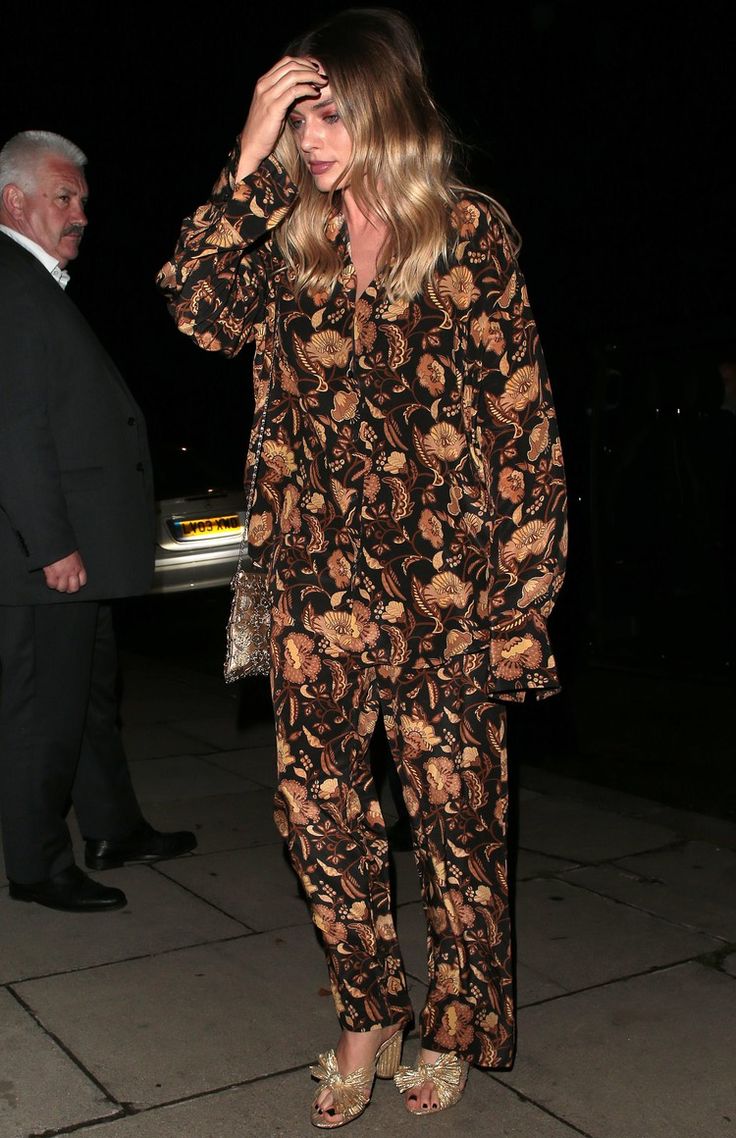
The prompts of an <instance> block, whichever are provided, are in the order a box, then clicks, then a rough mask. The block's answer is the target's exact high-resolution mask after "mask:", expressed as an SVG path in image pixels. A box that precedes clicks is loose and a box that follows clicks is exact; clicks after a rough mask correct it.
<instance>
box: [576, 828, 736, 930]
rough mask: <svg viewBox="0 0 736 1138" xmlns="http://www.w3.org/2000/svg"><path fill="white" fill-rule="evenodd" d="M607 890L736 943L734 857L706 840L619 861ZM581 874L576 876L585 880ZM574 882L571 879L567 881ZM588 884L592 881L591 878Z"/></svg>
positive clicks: (735, 866)
mask: <svg viewBox="0 0 736 1138" xmlns="http://www.w3.org/2000/svg"><path fill="white" fill-rule="evenodd" d="M617 868H618V870H619V872H621V871H623V875H622V876H620V877H614V875H613V874H609V875H607V881H606V888H607V889H611V890H613V889H616V893H615V894H614V893H613V892H611V895H612V896H613V895H616V896H618V895H619V892H618V891H619V890H620V892H621V900H624V901H628V902H630V903H631V904H641V905H642V907H643V908H646V909H648V910H649V911H650V912H656V913H658V914H659V915H660V916H663V917H668V918H669V919H670V920H673V921H682V922H685V923H687V924H691V925H694V926H695V927H696V928H699V929H703V930H704V931H706V932H710V933H714V934H716V935H718V936H723V937H726V938H727V939H728V940H734V941H736V853H735V852H734V851H733V850H730V849H723V848H719V847H718V846H712V845H710V844H707V843H705V842H687V843H685V844H684V845H682V846H679V847H677V848H676V849H672V850H662V851H660V852H658V853H652V854H640V855H639V856H638V857H632V858H622V859H621V860H620V861H618V862H617ZM584 876H585V875H584V874H580V877H581V879H584ZM571 880H572V878H571ZM591 880H592V879H591Z"/></svg>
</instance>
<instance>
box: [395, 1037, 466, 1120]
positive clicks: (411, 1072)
mask: <svg viewBox="0 0 736 1138" xmlns="http://www.w3.org/2000/svg"><path fill="white" fill-rule="evenodd" d="M467 1078H468V1064H467V1063H465V1062H463V1060H462V1059H459V1058H458V1056H457V1055H456V1054H455V1052H454V1051H449V1052H447V1054H446V1055H440V1057H439V1059H435V1060H434V1062H433V1063H425V1062H423V1060H421V1059H420V1060H419V1061H418V1062H417V1065H416V1067H399V1069H398V1071H397V1072H396V1074H395V1075H394V1082H395V1083H396V1086H397V1087H398V1089H399V1091H400V1092H401V1094H402V1095H403V1094H405V1093H406V1092H407V1091H413V1090H418V1089H419V1088H420V1087H421V1086H423V1085H424V1084H425V1083H431V1084H432V1086H433V1087H434V1089H435V1093H436V1096H437V1103H438V1106H437V1110H446V1109H447V1107H448V1106H454V1105H455V1103H456V1102H458V1100H459V1099H460V1096H461V1095H462V1093H463V1091H464V1090H465V1083H466V1082H467ZM407 1110H409V1111H410V1113H411V1114H427V1113H428V1111H426V1110H422V1109H421V1108H420V1109H418V1110H415V1109H413V1108H412V1107H410V1106H408V1107H407Z"/></svg>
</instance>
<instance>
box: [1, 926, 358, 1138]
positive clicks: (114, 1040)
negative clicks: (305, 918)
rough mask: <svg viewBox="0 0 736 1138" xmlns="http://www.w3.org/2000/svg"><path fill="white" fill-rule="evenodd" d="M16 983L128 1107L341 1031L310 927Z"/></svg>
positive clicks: (289, 1062)
mask: <svg viewBox="0 0 736 1138" xmlns="http://www.w3.org/2000/svg"><path fill="white" fill-rule="evenodd" d="M16 990H17V991H18V992H19V994H20V996H21V998H22V999H23V1000H24V1001H25V1002H26V1003H27V1004H28V1005H29V1006H30V1007H31V1008H32V1010H33V1012H34V1014H35V1015H37V1016H38V1018H39V1019H40V1021H41V1022H42V1023H43V1024H44V1025H45V1026H46V1027H47V1028H48V1029H49V1030H50V1031H52V1032H53V1033H54V1034H55V1035H56V1036H57V1037H58V1038H59V1039H60V1040H61V1041H62V1043H63V1044H64V1046H65V1047H67V1048H68V1049H69V1050H70V1051H71V1052H72V1053H73V1054H74V1055H76V1056H77V1058H78V1059H79V1061H80V1062H81V1063H82V1064H83V1065H84V1067H85V1068H86V1069H87V1070H88V1071H89V1072H90V1073H91V1074H93V1075H94V1076H95V1077H96V1078H97V1079H99V1080H100V1082H102V1083H103V1084H104V1086H105V1087H107V1088H108V1090H109V1091H110V1092H111V1093H112V1094H113V1095H114V1097H115V1098H116V1099H117V1100H118V1101H120V1102H129V1103H132V1104H133V1105H135V1106H150V1105H154V1104H157V1103H163V1102H167V1101H171V1100H173V1099H178V1098H182V1097H184V1096H189V1095H196V1094H201V1093H203V1092H206V1091H209V1090H213V1089H217V1088H221V1087H225V1086H230V1085H232V1084H234V1083H238V1082H241V1081H244V1080H250V1079H253V1078H257V1077H262V1076H265V1075H268V1074H272V1073H273V1072H274V1071H279V1070H288V1069H291V1068H293V1067H297V1066H302V1065H304V1064H305V1063H309V1062H312V1061H313V1060H314V1058H315V1056H316V1054H317V1053H318V1052H319V1051H320V1050H325V1049H327V1048H328V1047H331V1046H334V1044H335V1042H336V1041H337V1037H338V1026H337V1018H336V1015H335V1009H334V1004H333V1002H332V996H331V994H330V993H329V990H328V986H327V968H326V964H325V959H324V954H323V952H322V949H321V947H320V946H319V945H318V943H317V939H316V936H315V934H314V932H313V931H312V928H311V926H310V927H304V926H302V927H299V928H290V929H282V930H279V931H278V932H276V933H265V934H261V935H254V936H249V937H244V938H242V939H241V940H237V941H230V942H227V943H218V944H210V945H206V946H203V947H198V948H191V949H183V950H181V951H178V952H171V953H166V954H165V955H161V956H156V957H149V958H148V959H145V960H131V961H126V962H123V963H120V964H111V965H107V966H105V967H102V968H93V969H89V970H87V971H84V972H74V973H69V974H67V975H65V976H55V977H50V978H47V979H41V980H32V981H29V982H26V983H23V984H19V985H17V988H16ZM198 1138H199V1136H198Z"/></svg>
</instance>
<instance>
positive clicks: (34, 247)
mask: <svg viewBox="0 0 736 1138" xmlns="http://www.w3.org/2000/svg"><path fill="white" fill-rule="evenodd" d="M0 231H2V232H3V233H5V234H7V236H8V237H10V238H12V240H13V241H16V242H17V243H18V245H22V246H23V248H24V249H27V250H28V252H29V253H33V256H34V257H35V258H36V260H37V261H40V262H41V264H42V265H43V267H44V268H45V269H48V271H49V272H50V273H51V276H52V277H53V278H54V280H55V281H57V282H58V283H59V284H60V285H61V287H62V288H66V286H67V285H68V284H69V274H68V272H67V271H66V269H62V268H60V267H59V262H58V261H57V259H56V257H52V256H51V254H50V253H47V252H46V250H45V249H42V248H41V246H40V245H38V244H37V243H36V242H35V241H32V240H31V238H30V237H26V236H25V234H23V233H18V231H17V229H10V228H9V227H8V226H7V225H0Z"/></svg>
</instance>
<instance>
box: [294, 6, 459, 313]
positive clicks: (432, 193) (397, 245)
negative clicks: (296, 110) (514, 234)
mask: <svg viewBox="0 0 736 1138" xmlns="http://www.w3.org/2000/svg"><path fill="white" fill-rule="evenodd" d="M288 54H290V55H297V56H309V57H313V58H315V59H317V60H319V62H320V63H321V65H322V67H323V68H324V70H325V72H326V73H327V76H328V78H329V83H330V89H331V91H332V95H333V98H334V101H335V106H336V108H337V111H338V113H339V114H340V117H341V119H342V121H343V123H344V125H345V128H346V130H347V132H348V134H349V135H350V138H351V141H352V154H351V158H350V163H349V166H348V170H347V172H346V179H347V180H349V183H350V189H351V192H352V194H353V195H354V197H355V200H356V202H357V204H358V206H359V208H360V209H361V210H362V211H363V212H364V213H366V214H373V215H375V216H377V217H378V218H380V220H381V221H383V222H384V223H385V224H386V226H387V237H386V240H385V242H384V245H383V248H382V249H381V253H380V258H379V265H378V271H379V273H380V275H381V280H382V284H383V286H384V288H385V290H386V293H387V295H388V297H389V299H390V300H392V301H395V300H399V299H408V298H411V297H414V296H416V295H417V294H418V293H419V292H421V290H422V288H423V286H424V284H425V283H426V282H427V281H428V280H429V278H430V275H431V274H432V272H433V270H434V269H435V267H436V266H437V264H438V262H441V261H446V259H447V255H448V251H449V249H450V247H451V245H452V243H453V230H452V224H451V210H452V206H453V204H454V202H455V201H456V200H457V197H458V193H459V191H461V190H462V188H463V187H462V186H461V184H460V183H459V182H458V181H457V179H456V178H455V175H454V173H453V169H452V159H453V140H452V137H451V134H450V131H449V129H448V127H447V125H446V123H445V120H444V118H443V116H442V114H441V112H440V111H439V110H438V108H437V107H436V106H435V103H434V101H433V100H432V97H431V95H430V93H429V90H428V88H427V81H426V77H425V72H424V63H423V60H422V54H421V49H420V46H419V41H418V38H417V35H416V33H415V32H414V29H413V28H412V26H411V25H410V24H409V22H408V21H407V20H406V18H405V17H404V16H403V15H402V14H401V13H400V12H396V11H394V10H393V9H390V8H354V9H348V10H347V11H343V12H340V13H338V14H337V15H336V16H334V17H332V18H330V19H329V20H327V21H326V22H325V23H323V24H321V25H320V26H319V27H317V28H316V29H314V30H313V31H311V32H308V33H307V34H306V35H304V36H302V37H300V38H299V39H297V40H295V41H294V42H293V43H292V44H290V46H289V48H288ZM275 157H276V158H277V159H278V160H279V161H280V162H281V163H282V165H283V166H284V168H285V169H286V171H287V173H288V174H289V177H290V178H291V179H292V180H293V181H294V183H295V184H296V186H297V188H298V190H299V194H298V197H297V199H296V204H295V206H294V207H293V209H292V210H291V211H290V213H289V214H288V215H287V217H286V218H285V219H284V221H283V223H282V224H281V225H280V226H279V227H278V229H277V230H276V233H275V240H276V242H277V244H278V246H279V249H280V251H281V253H282V254H283V256H284V258H285V260H286V262H287V264H288V265H289V266H290V268H292V269H293V270H294V272H295V274H296V288H297V290H299V291H301V290H302V289H306V288H308V289H315V288H327V289H330V290H331V289H332V288H333V287H334V285H335V283H336V281H337V277H338V274H339V272H340V270H341V267H342V266H341V262H340V259H339V256H338V254H337V251H336V250H335V248H334V246H333V245H332V244H331V243H330V242H329V241H328V239H327V237H326V234H325V231H326V226H327V223H328V220H329V219H330V217H331V216H332V215H333V214H334V200H335V196H336V195H339V190H337V191H333V192H332V193H327V194H325V193H323V192H321V191H320V190H318V189H317V188H316V186H315V185H314V180H313V178H312V177H311V175H310V174H309V172H308V170H307V169H306V167H305V164H304V162H303V160H302V158H301V156H300V154H299V150H298V148H297V145H296V142H295V139H294V138H293V136H292V132H291V130H290V129H289V127H288V126H287V127H286V128H285V129H284V131H283V133H282V135H281V138H280V139H279V142H278V144H277V146H276V150H275Z"/></svg>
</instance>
